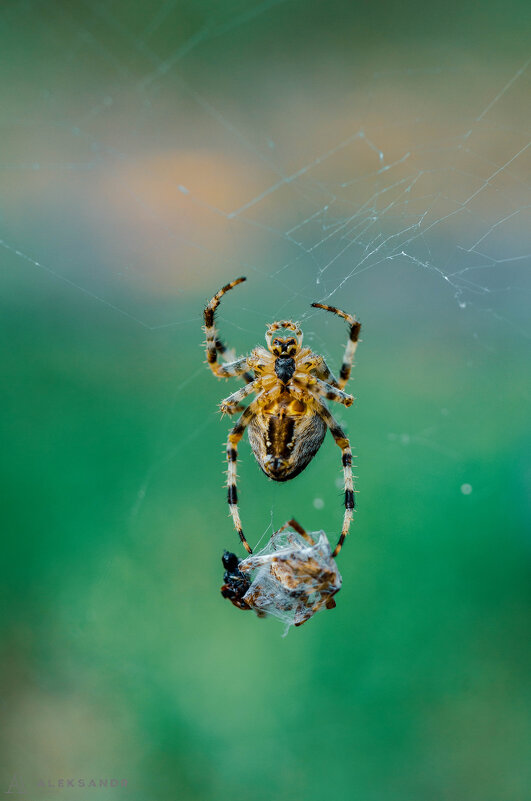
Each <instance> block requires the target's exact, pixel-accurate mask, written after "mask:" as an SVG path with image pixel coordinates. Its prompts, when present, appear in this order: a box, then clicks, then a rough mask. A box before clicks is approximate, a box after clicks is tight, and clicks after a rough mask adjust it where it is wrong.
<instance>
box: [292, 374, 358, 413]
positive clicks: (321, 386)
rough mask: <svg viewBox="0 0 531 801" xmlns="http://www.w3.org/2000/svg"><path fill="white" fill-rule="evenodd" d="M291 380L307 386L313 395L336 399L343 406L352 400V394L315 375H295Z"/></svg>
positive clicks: (301, 385)
mask: <svg viewBox="0 0 531 801" xmlns="http://www.w3.org/2000/svg"><path fill="white" fill-rule="evenodd" d="M292 380H293V382H294V383H295V384H298V386H300V387H305V388H307V389H308V390H309V391H310V392H311V393H312V395H313V396H314V397H315V396H320V397H322V398H326V399H327V400H331V401H336V403H342V404H343V405H344V406H352V404H353V402H354V398H353V397H352V395H348V394H347V393H346V392H343V390H342V389H339V387H333V386H332V384H327V383H326V382H325V381H321V379H320V378H315V376H304V377H303V376H297V375H296V376H295V377H294V378H293V379H292Z"/></svg>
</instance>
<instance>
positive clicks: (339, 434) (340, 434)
mask: <svg viewBox="0 0 531 801" xmlns="http://www.w3.org/2000/svg"><path fill="white" fill-rule="evenodd" d="M313 406H314V409H315V411H316V412H317V414H318V415H319V417H320V418H321V420H323V422H324V423H325V424H326V426H327V427H328V428H329V429H330V433H331V434H332V436H333V438H334V440H335V442H336V445H338V446H339V447H340V448H341V461H342V464H343V480H344V486H345V514H344V517H343V528H342V529H341V536H340V537H339V540H338V543H337V545H336V547H335V548H334V551H333V552H332V556H334V557H335V556H337V555H338V553H339V551H340V550H341V547H342V545H343V542H344V541H345V537H346V536H347V534H348V531H349V528H350V524H351V522H352V515H353V512H354V486H353V483H352V451H351V449H350V442H349V441H348V438H347V437H346V436H345V432H344V431H343V429H342V428H341V426H340V425H339V424H338V423H337V421H336V420H335V419H334V418H333V417H332V415H331V414H330V412H329V411H328V409H327V408H326V407H325V406H324V405H323V404H322V403H321V401H320V400H319V398H316V397H314V400H313Z"/></svg>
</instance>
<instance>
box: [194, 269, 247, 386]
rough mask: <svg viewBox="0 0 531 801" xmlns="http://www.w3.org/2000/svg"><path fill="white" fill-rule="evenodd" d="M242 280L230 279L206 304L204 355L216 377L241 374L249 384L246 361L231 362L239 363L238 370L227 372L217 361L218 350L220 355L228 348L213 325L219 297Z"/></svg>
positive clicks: (226, 351) (233, 363)
mask: <svg viewBox="0 0 531 801" xmlns="http://www.w3.org/2000/svg"><path fill="white" fill-rule="evenodd" d="M242 281H245V278H236V279H235V280H234V281H231V282H230V284H226V285H225V286H224V287H222V288H221V289H220V290H219V292H217V293H216V294H215V295H214V297H213V298H212V300H211V301H210V303H208V304H207V306H206V308H205V311H204V319H205V326H204V331H205V334H206V357H207V363H208V366H209V367H210V369H211V370H212V372H213V373H214V375H216V376H218V377H220V378H221V377H225V378H226V377H227V376H229V375H231V376H234V375H241V376H242V377H243V378H244V379H245V381H246V382H247V383H248V384H250V383H251V381H252V380H253V376H252V374H251V373H250V372H249V371H248V369H247V363H245V364H243V363H242V360H241V359H238V360H237V361H235V362H232V364H231V367H233V366H234V365H239V369H238V372H227V371H226V370H225V371H223V367H225V365H222V364H221V365H220V364H219V363H218V360H217V359H218V352H219V353H221V354H222V355H223V354H225V353H228V348H227V347H226V346H225V345H224V344H223V342H222V341H221V340H220V339H218V336H217V334H218V332H217V330H216V325H215V315H216V309H217V308H218V306H219V304H220V301H221V298H222V297H223V295H224V294H225V293H226V292H228V291H229V289H232V288H233V287H235V286H237V285H238V284H241V283H242Z"/></svg>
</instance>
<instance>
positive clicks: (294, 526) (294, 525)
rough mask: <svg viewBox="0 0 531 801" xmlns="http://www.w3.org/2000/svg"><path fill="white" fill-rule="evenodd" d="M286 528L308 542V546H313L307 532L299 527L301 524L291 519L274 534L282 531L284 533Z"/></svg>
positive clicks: (313, 543) (312, 541)
mask: <svg viewBox="0 0 531 801" xmlns="http://www.w3.org/2000/svg"><path fill="white" fill-rule="evenodd" d="M287 528H292V529H293V530H294V531H296V532H297V534H300V535H301V537H303V538H304V539H305V540H306V541H307V542H309V543H310V545H315V542H314V540H313V539H312V538H311V537H310V535H309V534H308V532H307V531H305V530H304V529H303V527H302V526H301V524H300V523H297V521H296V520H295V519H294V518H292V519H291V520H288V522H287V523H284V525H283V526H281V527H280V528H279V530H278V531H277V532H275V533H276V534H280V533H281V532H282V531H285V530H286V529H287Z"/></svg>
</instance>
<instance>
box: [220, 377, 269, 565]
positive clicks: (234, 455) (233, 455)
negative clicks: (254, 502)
mask: <svg viewBox="0 0 531 801" xmlns="http://www.w3.org/2000/svg"><path fill="white" fill-rule="evenodd" d="M242 389H247V387H243V388H242ZM273 391H274V390H273ZM269 395H270V393H269V392H263V393H261V394H260V395H258V397H256V398H255V399H254V401H253V402H252V403H250V404H249V406H248V407H247V408H246V409H245V411H244V412H243V414H242V416H241V417H240V419H239V420H238V422H237V423H236V425H235V426H234V427H233V428H232V429H231V431H230V432H229V436H228V439H227V462H228V469H227V500H228V502H229V509H230V513H231V515H232V519H233V521H234V527H235V529H236V531H237V532H238V536H239V537H240V540H241V541H242V543H243V547H244V548H245V550H246V551H247V553H252V552H253V551H252V548H251V546H250V545H249V543H248V542H247V540H246V539H245V536H244V534H243V530H242V523H241V520H240V512H239V509H238V490H237V488H236V462H237V461H238V443H239V441H240V440H241V438H242V436H243V433H244V431H245V429H246V428H247V426H248V425H249V423H250V422H251V420H252V418H253V417H254V415H255V414H256V412H257V410H258V409H259V408H260V407H261V406H263V405H264V403H267V400H268V399H269Z"/></svg>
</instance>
